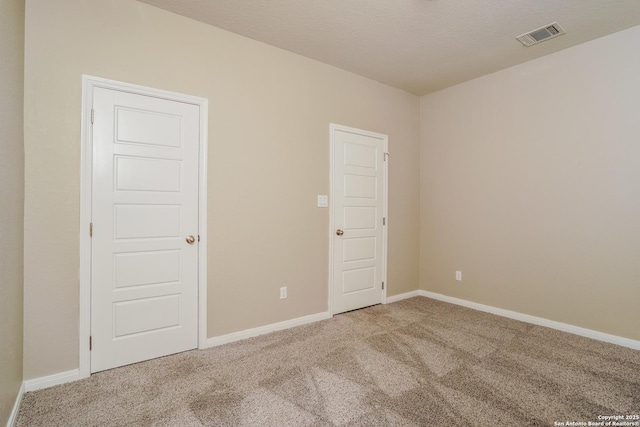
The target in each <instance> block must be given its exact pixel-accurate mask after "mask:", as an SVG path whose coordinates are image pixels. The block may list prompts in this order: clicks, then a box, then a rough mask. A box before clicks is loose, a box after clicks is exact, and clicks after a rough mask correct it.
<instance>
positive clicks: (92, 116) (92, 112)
mask: <svg viewBox="0 0 640 427" xmlns="http://www.w3.org/2000/svg"><path fill="white" fill-rule="evenodd" d="M91 124H93V108H92V109H91Z"/></svg>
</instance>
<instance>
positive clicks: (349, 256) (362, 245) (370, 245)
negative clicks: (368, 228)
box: [342, 237, 376, 262]
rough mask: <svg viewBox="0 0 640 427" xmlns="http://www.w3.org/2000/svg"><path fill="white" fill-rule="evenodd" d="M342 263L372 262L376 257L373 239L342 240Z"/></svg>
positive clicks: (374, 240)
mask: <svg viewBox="0 0 640 427" xmlns="http://www.w3.org/2000/svg"><path fill="white" fill-rule="evenodd" d="M343 245H344V248H343V258H342V260H343V261H344V262H351V261H365V260H373V259H375V257H376V239H375V237H359V238H353V239H344V244H343Z"/></svg>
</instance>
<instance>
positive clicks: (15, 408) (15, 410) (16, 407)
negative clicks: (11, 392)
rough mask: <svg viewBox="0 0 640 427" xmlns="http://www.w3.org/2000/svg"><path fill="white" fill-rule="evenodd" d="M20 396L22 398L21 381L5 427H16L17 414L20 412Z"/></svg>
mask: <svg viewBox="0 0 640 427" xmlns="http://www.w3.org/2000/svg"><path fill="white" fill-rule="evenodd" d="M22 396H24V381H22V384H20V390H19V391H18V395H17V396H16V401H15V403H14V404H13V409H12V410H11V414H9V419H8V420H7V427H13V426H14V425H16V421H17V420H18V412H20V403H22Z"/></svg>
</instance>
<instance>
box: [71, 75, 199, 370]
mask: <svg viewBox="0 0 640 427" xmlns="http://www.w3.org/2000/svg"><path fill="white" fill-rule="evenodd" d="M95 88H105V89H112V90H118V91H121V92H128V93H133V94H137V95H146V96H152V97H155V98H161V99H167V100H171V101H178V102H183V103H187V104H193V105H197V106H198V107H199V108H200V138H199V142H198V145H199V158H198V232H199V235H200V244H199V247H198V348H205V347H207V159H208V155H207V146H208V143H207V142H208V118H209V112H208V111H209V100H208V99H206V98H200V97H196V96H191V95H185V94H181V93H176V92H169V91H165V90H161V89H154V88H150V87H145V86H139V85H134V84H130V83H123V82H118V81H115V80H108V79H103V78H100V77H93V76H88V75H83V76H82V115H81V123H80V293H79V298H80V307H79V308H80V311H79V325H78V326H79V327H78V329H79V359H78V360H79V378H78V379H81V378H86V377H88V376H89V375H90V374H91V353H90V351H89V336H90V335H91V238H90V237H89V223H90V222H91V198H92V190H91V179H92V176H93V157H92V150H93V140H92V124H91V107H92V105H93V91H94V89H95Z"/></svg>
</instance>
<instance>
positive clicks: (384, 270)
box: [328, 123, 389, 316]
mask: <svg viewBox="0 0 640 427" xmlns="http://www.w3.org/2000/svg"><path fill="white" fill-rule="evenodd" d="M337 130H339V131H345V132H352V133H357V134H360V135H367V136H371V137H374V138H380V139H382V140H383V150H384V155H385V159H384V161H383V162H382V163H383V178H382V180H383V189H382V193H383V195H382V211H383V212H382V215H383V216H384V217H385V218H386V226H384V227H383V229H382V280H383V281H384V283H385V285H384V289H383V290H382V304H386V303H387V289H388V283H387V234H388V233H387V230H388V229H389V227H388V226H389V203H388V201H389V197H388V188H389V166H388V165H389V155H388V154H389V153H388V151H389V137H388V136H387V135H383V134H380V133H375V132H370V131H366V130H362V129H357V128H353V127H349V126H343V125H339V124H335V123H331V124H330V125H329V134H330V137H329V145H330V157H329V158H330V172H329V176H330V178H331V183H330V190H329V191H330V193H329V201H330V209H329V289H328V293H329V301H328V305H329V313H330V315H331V316H333V314H334V308H333V269H334V268H335V266H334V265H333V264H334V263H333V252H334V247H333V245H334V243H333V242H334V239H333V235H334V233H335V230H336V227H335V217H334V213H333V212H334V205H333V195H334V194H335V191H334V189H335V185H336V184H337V183H336V182H335V176H334V175H335V164H334V154H335V153H334V151H335V148H334V146H335V131H337Z"/></svg>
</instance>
